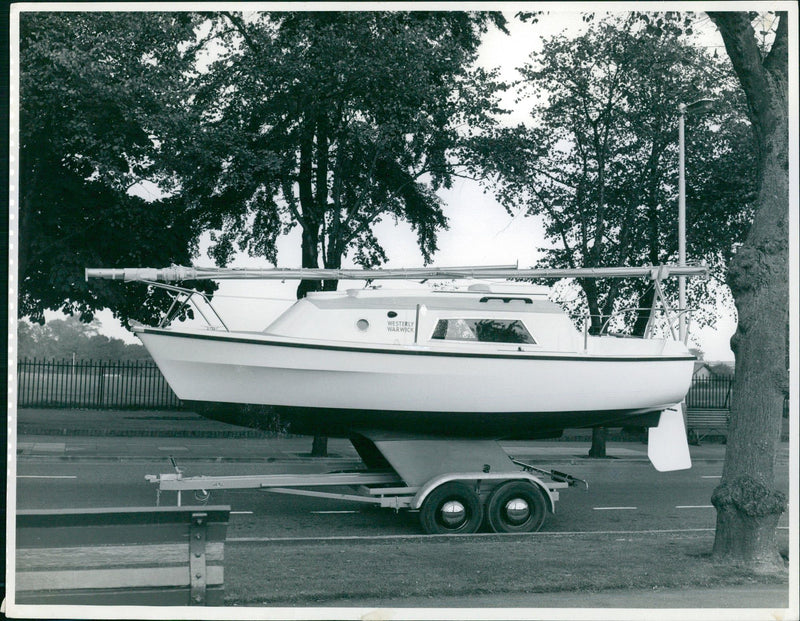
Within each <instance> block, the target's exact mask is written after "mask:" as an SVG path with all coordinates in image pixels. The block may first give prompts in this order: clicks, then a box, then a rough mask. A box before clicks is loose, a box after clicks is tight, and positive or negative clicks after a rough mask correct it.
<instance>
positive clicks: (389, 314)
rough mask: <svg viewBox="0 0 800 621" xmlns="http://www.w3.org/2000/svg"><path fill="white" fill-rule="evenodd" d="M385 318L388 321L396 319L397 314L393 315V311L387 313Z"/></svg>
mask: <svg viewBox="0 0 800 621" xmlns="http://www.w3.org/2000/svg"><path fill="white" fill-rule="evenodd" d="M386 316H387V317H388V318H389V319H394V318H395V317H397V313H395V312H394V311H389V312H388V313H386Z"/></svg>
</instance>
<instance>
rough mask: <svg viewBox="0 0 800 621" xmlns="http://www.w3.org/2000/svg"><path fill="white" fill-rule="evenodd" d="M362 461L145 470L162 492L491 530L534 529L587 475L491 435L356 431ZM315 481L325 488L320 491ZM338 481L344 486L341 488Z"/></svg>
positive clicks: (446, 530)
mask: <svg viewBox="0 0 800 621" xmlns="http://www.w3.org/2000/svg"><path fill="white" fill-rule="evenodd" d="M352 441H353V445H354V446H355V448H356V450H357V451H358V453H359V455H360V456H361V457H362V460H363V461H364V464H365V468H362V469H359V470H353V471H347V472H329V473H322V474H265V475H259V474H252V475H242V476H184V474H183V472H182V471H181V470H180V469H179V468H177V466H176V465H175V463H174V462H173V466H176V467H175V472H172V473H166V474H160V475H147V476H146V479H147V480H148V481H149V482H151V483H153V484H155V485H157V504H159V503H160V500H161V492H163V491H174V492H176V493H177V504H178V506H180V505H181V494H182V492H184V491H194V492H195V493H196V494H199V495H200V497H202V498H206V499H207V498H208V496H209V495H210V494H211V493H212V492H214V491H218V490H233V489H260V490H264V491H267V492H271V493H277V494H294V495H299V496H311V497H315V498H332V499H337V500H346V501H351V502H361V503H368V504H372V505H376V506H379V507H384V508H389V509H393V510H395V511H400V510H409V511H418V512H419V518H420V524H421V526H422V529H423V530H424V532H426V533H428V534H467V533H474V532H477V531H478V529H479V528H480V527H481V525H482V524H484V522H485V523H486V525H487V526H488V527H489V528H490V529H491V530H492V531H494V532H497V533H523V532H535V531H538V530H539V529H540V528H541V527H542V525H543V524H544V521H545V518H546V516H547V513H548V512H549V513H554V512H555V505H556V502H557V501H558V499H559V491H560V490H562V489H565V488H567V487H571V486H574V485H577V484H579V483H580V484H583V485H585V486H586V488H587V489H588V484H587V483H586V481H583V480H582V479H579V478H577V477H574V476H571V475H569V474H566V473H563V472H558V471H556V470H544V469H541V468H537V467H535V466H533V465H530V464H527V463H524V462H521V461H519V460H517V459H514V458H512V457H509V456H508V455H507V454H506V452H505V451H504V450H503V449H502V448H501V447H500V445H499V444H498V443H497V442H495V441H489V440H474V439H455V440H454V439H442V438H437V437H427V436H408V435H406V436H402V437H398V436H396V435H389V434H386V433H384V432H362V433H360V434H358V435H357V436H355V437H354V438H352ZM319 488H328V489H329V491H324V490H322V489H319ZM342 488H344V490H343V489H342Z"/></svg>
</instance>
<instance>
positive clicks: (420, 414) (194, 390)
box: [138, 328, 694, 436]
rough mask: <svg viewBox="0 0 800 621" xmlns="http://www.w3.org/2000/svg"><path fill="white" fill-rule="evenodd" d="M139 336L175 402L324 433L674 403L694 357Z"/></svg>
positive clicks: (601, 417) (535, 425) (620, 411)
mask: <svg viewBox="0 0 800 621" xmlns="http://www.w3.org/2000/svg"><path fill="white" fill-rule="evenodd" d="M138 335H139V337H140V338H141V340H142V341H143V343H144V344H145V346H146V347H147V349H148V350H149V351H150V353H151V355H152V356H153V358H154V359H155V361H156V363H157V364H158V366H159V368H160V369H161V371H162V373H163V374H164V376H165V378H166V379H167V381H168V383H169V384H170V386H171V387H172V389H173V390H174V391H175V393H176V395H177V396H178V397H179V398H180V399H182V400H184V401H190V402H199V403H215V404H220V403H221V404H240V405H259V406H271V407H272V408H274V410H275V411H277V412H279V413H281V414H282V415H283V416H284V417H285V418H286V419H288V420H290V421H291V420H294V421H296V423H297V424H298V429H299V428H301V427H305V426H308V427H309V428H315V429H326V430H327V431H326V432H327V433H329V434H331V435H332V434H333V433H336V432H337V431H338V432H344V431H345V430H346V428H347V427H360V428H364V427H368V428H374V429H379V428H392V429H412V428H413V429H414V430H420V426H422V427H426V428H428V429H429V430H431V431H433V432H436V433H449V432H450V431H452V432H453V433H457V434H458V435H487V436H489V435H490V436H510V435H516V436H520V435H526V436H532V435H534V434H535V433H538V432H541V435H542V436H544V435H548V433H550V434H551V435H552V432H555V431H558V430H560V429H564V428H566V427H581V426H593V425H598V424H602V423H604V422H609V421H616V420H619V419H621V418H625V417H632V416H638V415H641V414H646V413H649V412H659V411H661V410H663V409H665V408H666V407H668V406H670V405H672V404H674V403H677V402H680V401H681V400H682V399H683V398H684V396H685V394H686V392H687V391H688V389H689V387H690V383H691V376H692V370H693V360H694V359H693V357H691V356H686V355H674V356H669V355H639V356H635V355H625V356H610V355H605V356H601V355H592V354H563V353H542V352H530V351H524V352H521V351H516V350H515V348H514V347H509V348H508V349H507V350H506V351H495V352H494V353H491V354H488V355H487V354H484V353H475V352H471V353H470V352H466V351H442V350H439V349H433V348H425V347H408V346H403V347H399V346H398V347H391V346H382V347H372V346H341V345H325V344H319V343H317V344H309V343H303V342H299V341H292V340H289V339H283V340H281V339H275V338H269V337H267V336H265V335H261V334H254V335H251V336H243V335H242V334H232V333H203V334H194V333H181V332H173V331H170V330H160V329H151V328H146V329H141V330H138ZM231 422H236V421H235V420H233V417H231ZM656 422H657V420H656Z"/></svg>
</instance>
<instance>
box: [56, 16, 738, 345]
mask: <svg viewBox="0 0 800 621" xmlns="http://www.w3.org/2000/svg"><path fill="white" fill-rule="evenodd" d="M584 8H585V7H584ZM507 18H508V22H509V31H510V35H505V34H503V33H501V32H499V31H497V30H496V29H491V30H490V32H489V33H487V35H486V36H485V39H484V42H483V45H482V48H481V53H480V57H479V64H481V65H482V66H484V67H487V68H489V67H499V68H500V69H501V77H502V78H504V79H506V80H514V79H515V78H517V77H518V74H517V72H516V67H518V66H520V65H522V64H523V63H524V62H525V61H526V60H527V58H528V56H529V54H530V53H531V51H532V50H534V49H535V48H538V47H540V46H541V42H542V38H543V36H549V35H551V34H556V33H561V32H564V33H566V34H568V35H576V34H579V33H580V31H581V30H582V29H583V27H584V24H583V22H582V21H581V19H580V17H579V15H578V13H575V12H565V11H562V12H558V11H551V12H550V14H548V15H547V16H546V17H543V18H542V19H541V20H540V21H539V23H538V24H536V25H535V26H534V25H529V24H522V23H520V22H518V21H517V20H515V19H513V12H512V13H508V14H507ZM701 36H702V41H703V44H704V45H708V46H721V45H722V43H721V40H720V39H719V36H718V34H717V33H716V30H715V29H714V28H713V27H709V28H706V32H705V33H704V34H703V35H701ZM512 98H513V95H509V96H508V98H507V100H506V102H505V103H506V106H507V107H509V108H510V109H512V115H511V117H510V122H512V123H517V122H525V121H526V120H527V119H528V109H527V108H526V107H524V106H520V105H515V104H514V103H513V101H512ZM687 174H690V171H687ZM148 194H150V196H151V197H152V194H151V193H149V191H147V190H143V195H144V196H147V195H148ZM438 194H439V196H440V197H441V199H442V201H443V205H444V213H445V215H446V216H447V217H448V220H449V222H450V228H449V230H447V231H443V232H442V233H440V235H439V250H438V252H437V253H436V254H435V255H434V260H433V265H435V266H445V267H446V266H460V265H519V266H520V267H531V266H533V265H534V264H535V263H536V261H537V259H538V258H539V250H538V249H539V248H541V247H546V246H547V245H548V242H546V241H545V239H544V235H543V228H542V225H541V221H540V220H539V219H537V218H532V217H527V216H525V215H524V214H522V213H519V214H516V215H513V216H512V215H509V214H508V213H507V212H506V210H505V209H504V208H503V207H502V206H501V205H500V204H499V203H498V202H497V201H496V200H494V198H493V197H492V196H491V195H490V194H487V193H486V192H484V190H483V189H482V188H481V187H480V186H479V185H478V183H477V182H473V181H469V180H463V179H462V180H458V181H457V182H456V183H455V184H454V187H453V188H452V189H449V190H442V191H440V192H439V193H438ZM688 209H689V211H690V210H691V206H689V207H688ZM676 210H677V205H676ZM374 231H375V234H376V237H377V238H378V240H380V243H381V245H382V246H383V247H384V248H385V250H386V251H387V255H388V257H389V261H388V263H387V264H386V265H385V266H384V267H421V266H422V257H421V255H420V253H419V249H418V247H417V244H416V239H415V235H414V234H413V232H412V231H411V229H410V227H409V226H408V225H406V224H405V223H402V222H400V223H395V222H394V221H393V220H391V219H388V220H384V221H382V222H380V223H379V224H377V225H376V226H375V227H374ZM207 247H208V242H207V240H205V241H204V242H203V243H201V254H200V256H199V257H198V258H197V259H196V261H195V264H196V265H198V266H212V265H213V262H212V261H211V260H210V259H209V258H208V257H207V256H206V254H205V249H207ZM690 260H691V257H690ZM300 264H301V261H300V236H299V230H298V229H295V230H294V231H293V232H292V233H290V234H289V235H288V236H286V237H284V238H283V239H281V240H280V242H279V244H278V265H279V266H280V267H298V266H300ZM245 266H252V267H270V264H269V263H267V262H266V260H264V259H254V258H250V257H247V256H243V255H238V256H237V258H236V259H235V261H234V262H233V263H232V264H231V267H245ZM87 267H105V266H87ZM129 267H164V266H155V265H154V266H129ZM343 267H354V265H353V264H352V263H346V264H345V265H344V266H343ZM296 286H297V283H296V282H290V283H286V284H283V285H281V284H280V283H275V282H271V281H270V282H268V281H261V282H253V281H245V282H233V281H225V282H223V283H221V286H220V290H219V292H218V293H217V294H216V295H215V298H214V299H215V304H214V305H215V308H217V310H218V311H219V312H220V313H221V314H222V315H223V318H225V320H226V323H228V325H229V326H230V327H238V328H240V329H247V330H260V329H263V328H264V327H265V326H266V325H267V324H268V323H269V322H270V321H271V320H272V319H273V318H274V317H275V316H277V315H278V314H279V313H280V312H282V311H283V310H284V309H285V308H287V307H288V305H289V304H291V303H292V302H293V301H294V291H295V288H296ZM346 287H347V285H346V284H344V283H343V284H340V287H339V288H340V289H344V288H346ZM256 296H264V297H265V298H266V299H265V300H263V301H259V300H256V299H254V298H255V297H256ZM719 314H720V320H719V321H718V326H717V328H716V329H709V328H706V329H702V330H695V331H693V333H692V335H691V340H692V341H693V344H694V345H697V346H699V347H700V348H701V349H702V350H703V352H704V353H705V358H706V359H707V360H732V359H733V354H732V352H731V351H730V348H729V346H728V342H729V339H730V336H731V334H732V333H733V331H734V329H735V321H734V320H733V317H732V316H731V315H732V313H731V312H730V311H728V310H726V309H725V308H720V309H719ZM58 316H59V315H58V314H55V313H48V314H47V317H48V318H52V317H58ZM97 316H98V318H99V319H100V321H101V323H102V326H103V331H104V332H105V333H106V334H108V335H109V336H114V337H117V338H123V339H124V340H126V341H128V342H135V341H136V339H135V337H133V335H132V334H130V333H129V332H127V331H126V330H124V328H122V327H121V325H120V324H119V322H117V321H116V320H114V319H113V317H112V314H111V312H110V311H108V310H106V311H102V312H101V313H99V314H98V315H97Z"/></svg>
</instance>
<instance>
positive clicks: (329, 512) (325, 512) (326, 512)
mask: <svg viewBox="0 0 800 621" xmlns="http://www.w3.org/2000/svg"><path fill="white" fill-rule="evenodd" d="M309 513H320V514H331V513H358V511H309Z"/></svg>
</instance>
